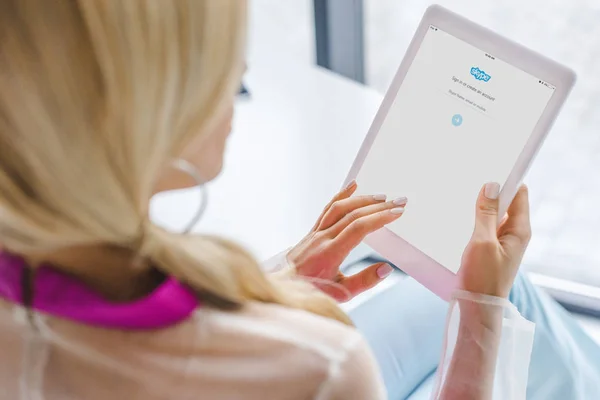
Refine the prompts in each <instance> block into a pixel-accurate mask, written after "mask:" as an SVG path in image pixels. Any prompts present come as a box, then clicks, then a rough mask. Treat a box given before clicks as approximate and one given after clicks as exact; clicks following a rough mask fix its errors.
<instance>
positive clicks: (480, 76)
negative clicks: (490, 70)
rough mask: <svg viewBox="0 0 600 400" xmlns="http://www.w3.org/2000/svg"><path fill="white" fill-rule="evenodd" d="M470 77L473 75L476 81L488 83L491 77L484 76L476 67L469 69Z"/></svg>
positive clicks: (482, 71) (483, 72)
mask: <svg viewBox="0 0 600 400" xmlns="http://www.w3.org/2000/svg"><path fill="white" fill-rule="evenodd" d="M471 75H473V76H474V77H475V79H477V80H478V81H484V82H487V81H489V80H490V78H491V76H489V75H488V74H486V73H485V71H484V70H481V69H479V68H477V67H472V68H471Z"/></svg>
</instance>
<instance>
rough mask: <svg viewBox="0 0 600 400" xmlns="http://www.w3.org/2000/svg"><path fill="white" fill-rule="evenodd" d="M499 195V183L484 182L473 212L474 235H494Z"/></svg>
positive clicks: (487, 236)
mask: <svg viewBox="0 0 600 400" xmlns="http://www.w3.org/2000/svg"><path fill="white" fill-rule="evenodd" d="M499 195H500V185H499V184H498V183H495V182H490V183H486V184H485V185H484V186H483V188H482V189H481V191H480V192H479V197H478V198H477V211H476V214H475V235H477V236H480V237H484V238H491V237H496V231H497V229H498V203H499V202H498V197H499Z"/></svg>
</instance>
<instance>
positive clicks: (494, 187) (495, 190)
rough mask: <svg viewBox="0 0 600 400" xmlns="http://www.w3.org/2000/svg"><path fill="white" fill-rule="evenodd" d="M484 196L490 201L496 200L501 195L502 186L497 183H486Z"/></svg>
mask: <svg viewBox="0 0 600 400" xmlns="http://www.w3.org/2000/svg"><path fill="white" fill-rule="evenodd" d="M483 194H484V196H485V197H487V198H488V199H490V200H496V199H497V198H498V195H499V194H500V184H498V183H496V182H490V183H486V184H485V189H484V190H483Z"/></svg>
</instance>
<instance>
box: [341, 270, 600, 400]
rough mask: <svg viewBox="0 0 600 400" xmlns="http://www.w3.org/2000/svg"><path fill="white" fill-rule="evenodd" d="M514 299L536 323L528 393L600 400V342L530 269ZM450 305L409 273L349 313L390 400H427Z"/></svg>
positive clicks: (553, 399)
mask: <svg viewBox="0 0 600 400" xmlns="http://www.w3.org/2000/svg"><path fill="white" fill-rule="evenodd" d="M509 299H510V301H511V302H512V303H513V304H515V306H516V307H517V308H518V309H519V312H520V313H521V314H522V315H523V316H524V317H525V318H527V319H528V320H530V321H533V322H535V324H536V333H535V340H534V345H533V352H532V357H531V365H530V369H529V382H528V385H527V398H528V399H529V400H567V399H568V400H580V399H581V400H587V399H599V398H600V345H599V344H598V343H597V342H595V341H594V340H593V339H592V338H590V337H589V336H588V335H587V334H586V333H585V332H584V331H583V329H582V328H581V327H580V325H579V323H578V322H577V321H575V320H574V319H573V318H572V317H571V315H569V313H568V312H567V311H565V310H564V309H563V308H562V307H560V306H559V305H558V304H557V303H556V302H555V301H554V300H552V299H551V298H550V297H549V296H548V295H547V294H546V293H544V292H543V291H541V290H540V289H538V288H536V287H535V286H533V285H532V284H531V282H530V281H529V280H528V279H527V278H526V276H525V275H524V274H520V275H519V276H518V277H517V279H516V281H515V285H514V287H513V290H512V291H511V294H510V297H509ZM447 308H448V306H447V304H446V303H445V302H443V301H441V300H440V299H439V298H437V297H436V296H435V295H433V294H431V293H430V292H429V291H428V290H427V289H425V288H424V287H423V286H421V285H420V284H418V283H417V282H415V281H414V280H413V279H411V278H406V279H404V280H402V281H400V282H398V283H397V284H395V285H394V286H391V287H390V288H388V289H386V290H385V291H383V292H381V293H379V294H377V295H376V296H373V297H372V298H370V299H369V300H367V301H366V302H364V303H362V304H361V305H359V306H358V307H356V308H355V309H354V310H352V311H351V312H350V316H351V317H352V319H353V320H354V322H355V324H356V326H357V327H358V329H359V330H361V331H362V332H363V334H364V335H365V337H366V339H367V341H368V342H369V344H370V345H371V348H372V349H373V352H374V354H375V357H376V359H377V361H378V363H379V365H380V368H381V370H382V374H383V378H384V382H385V385H386V387H387V390H388V396H389V399H391V400H402V399H407V400H429V395H430V393H431V390H432V388H433V383H434V376H435V369H436V367H437V363H438V361H439V358H440V354H441V348H442V339H443V332H444V328H445V322H446V311H447Z"/></svg>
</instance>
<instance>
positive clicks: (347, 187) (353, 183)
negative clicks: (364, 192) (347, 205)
mask: <svg viewBox="0 0 600 400" xmlns="http://www.w3.org/2000/svg"><path fill="white" fill-rule="evenodd" d="M354 185H356V180H355V179H352V180H351V181H350V182H348V184H347V185H346V189H350V188H351V187H352V186H354Z"/></svg>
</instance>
